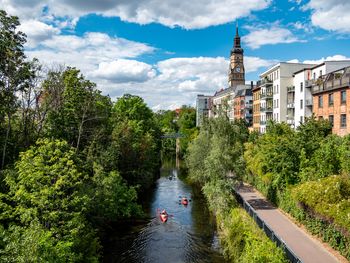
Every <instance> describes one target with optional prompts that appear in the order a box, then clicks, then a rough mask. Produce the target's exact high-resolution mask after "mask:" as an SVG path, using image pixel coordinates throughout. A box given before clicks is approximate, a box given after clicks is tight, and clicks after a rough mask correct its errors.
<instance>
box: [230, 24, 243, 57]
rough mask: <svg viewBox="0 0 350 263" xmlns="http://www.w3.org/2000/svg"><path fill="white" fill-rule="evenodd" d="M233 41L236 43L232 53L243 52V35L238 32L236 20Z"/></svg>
mask: <svg viewBox="0 0 350 263" xmlns="http://www.w3.org/2000/svg"><path fill="white" fill-rule="evenodd" d="M233 43H234V44H233V48H232V50H231V53H237V54H243V49H242V47H241V37H240V36H239V32H238V22H236V35H235V38H234V41H233Z"/></svg>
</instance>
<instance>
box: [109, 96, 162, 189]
mask: <svg viewBox="0 0 350 263" xmlns="http://www.w3.org/2000/svg"><path fill="white" fill-rule="evenodd" d="M112 124H113V132H112V144H111V148H110V151H111V152H112V153H113V155H114V156H115V161H113V162H114V163H115V164H116V167H115V168H114V169H113V170H118V171H119V172H120V175H121V176H122V177H123V178H124V179H126V180H127V182H128V183H129V184H131V185H137V184H139V185H141V186H143V187H148V186H150V185H151V184H152V183H153V181H154V179H155V177H156V176H157V171H158V168H159V166H160V146H161V142H160V137H161V130H160V127H159V126H158V123H157V121H156V119H155V116H154V114H153V112H152V111H151V109H149V108H148V107H147V105H146V103H144V102H143V100H142V98H140V97H138V96H133V95H129V94H126V95H124V96H123V97H121V98H120V99H118V101H117V102H116V103H115V104H114V106H113V115H112Z"/></svg>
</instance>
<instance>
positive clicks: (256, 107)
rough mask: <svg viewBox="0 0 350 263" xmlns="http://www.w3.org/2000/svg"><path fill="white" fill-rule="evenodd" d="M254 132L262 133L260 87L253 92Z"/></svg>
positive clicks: (256, 87) (257, 86)
mask: <svg viewBox="0 0 350 263" xmlns="http://www.w3.org/2000/svg"><path fill="white" fill-rule="evenodd" d="M252 93H253V131H256V132H260V86H259V85H256V86H255V87H254V88H253V90H252Z"/></svg>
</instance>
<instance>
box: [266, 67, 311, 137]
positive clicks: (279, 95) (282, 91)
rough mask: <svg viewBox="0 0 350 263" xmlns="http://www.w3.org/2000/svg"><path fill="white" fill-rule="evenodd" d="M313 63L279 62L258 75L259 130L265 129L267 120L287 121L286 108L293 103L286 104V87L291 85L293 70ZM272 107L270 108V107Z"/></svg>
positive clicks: (293, 105)
mask: <svg viewBox="0 0 350 263" xmlns="http://www.w3.org/2000/svg"><path fill="white" fill-rule="evenodd" d="M313 66H315V65H313V64H303V63H289V62H280V63H278V64H276V65H274V66H273V67H271V68H270V69H268V70H267V71H265V72H263V73H262V74H261V75H260V81H259V85H260V88H261V89H260V93H261V95H260V132H262V133H264V132H265V131H266V123H267V121H268V120H274V121H276V122H287V112H288V111H287V109H289V110H293V108H294V107H295V104H292V103H290V104H287V99H286V98H287V93H288V89H287V87H291V86H293V74H294V72H296V71H298V70H301V69H304V68H306V67H313ZM271 107H272V109H271Z"/></svg>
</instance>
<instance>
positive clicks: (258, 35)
mask: <svg viewBox="0 0 350 263" xmlns="http://www.w3.org/2000/svg"><path fill="white" fill-rule="evenodd" d="M268 27H269V28H264V27H261V26H260V27H247V29H248V30H249V31H250V32H249V34H248V35H246V36H243V38H242V40H243V42H244V43H245V44H246V45H247V46H248V47H250V48H252V49H257V48H260V47H261V46H263V45H274V44H280V43H293V42H302V40H300V39H298V38H297V37H295V36H294V35H293V33H292V32H291V31H290V30H288V29H286V28H282V27H280V26H279V25H278V24H272V25H269V26H268Z"/></svg>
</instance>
